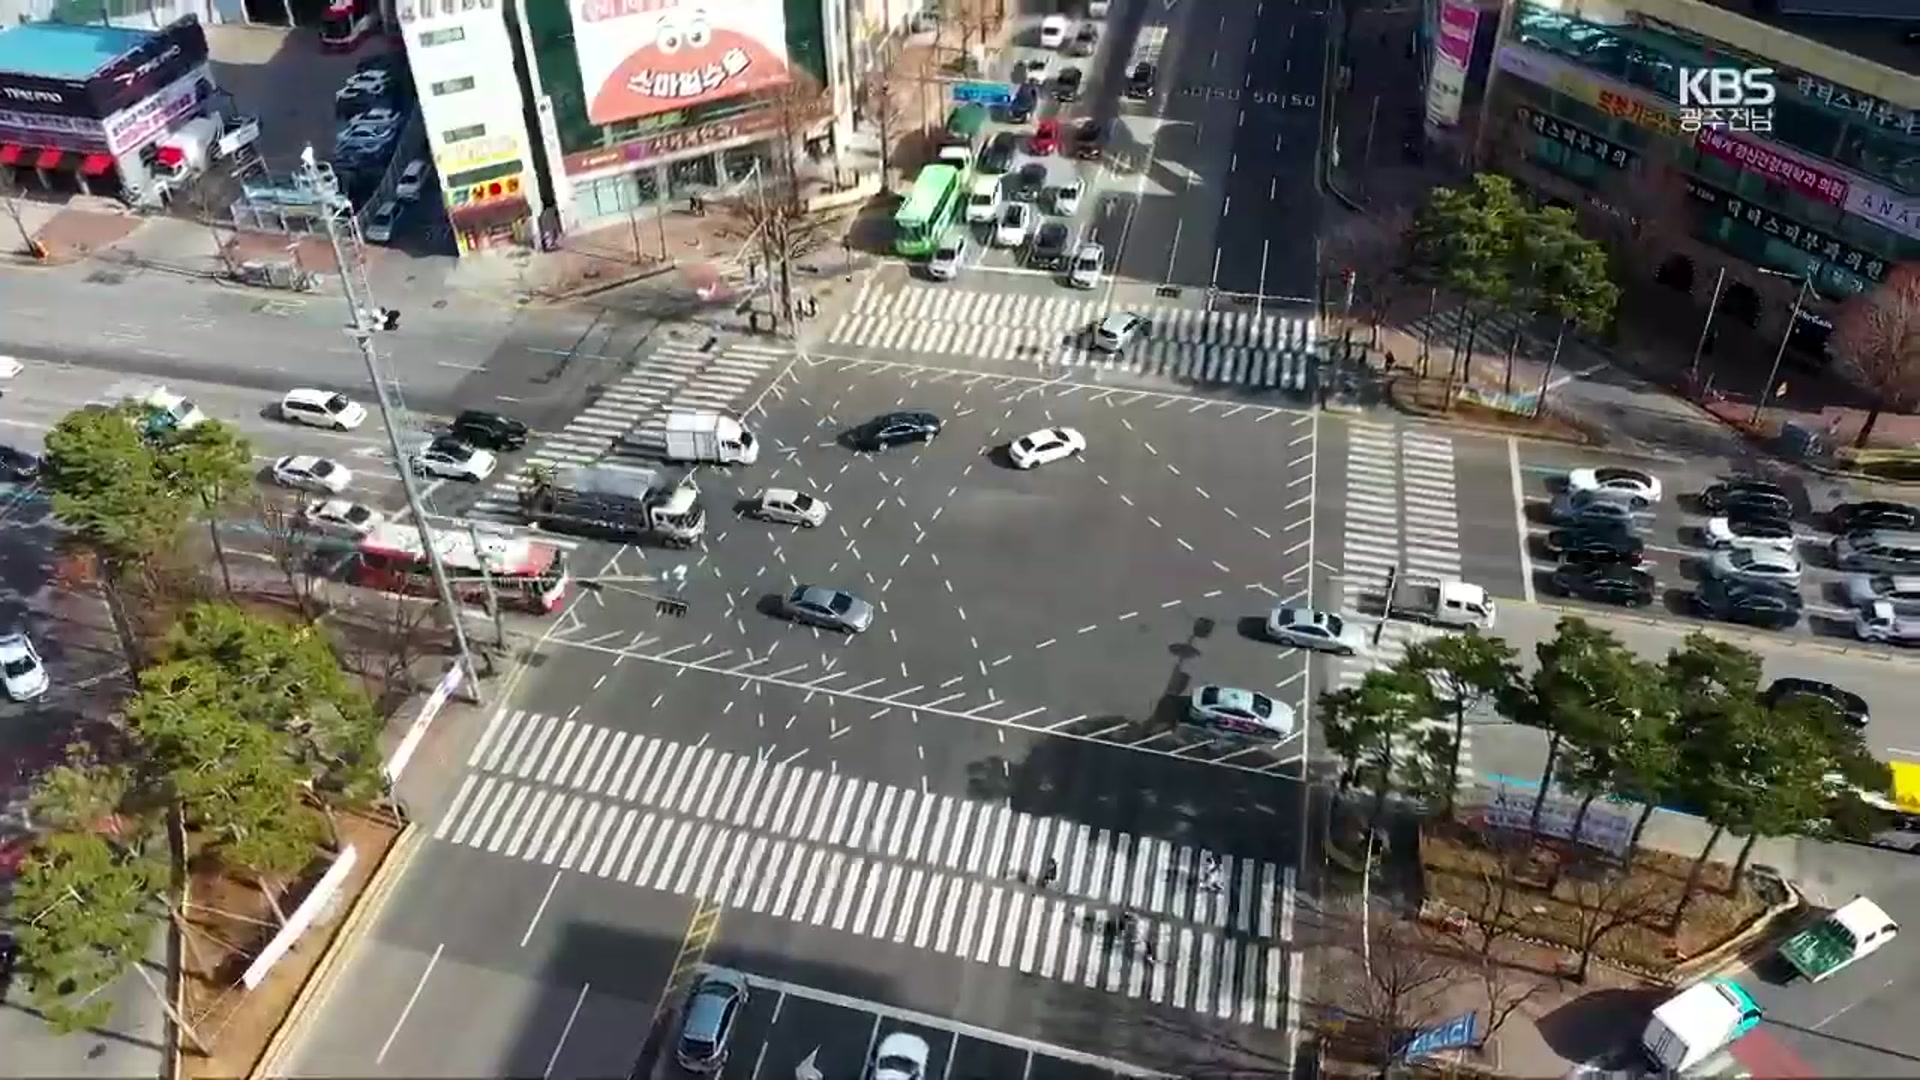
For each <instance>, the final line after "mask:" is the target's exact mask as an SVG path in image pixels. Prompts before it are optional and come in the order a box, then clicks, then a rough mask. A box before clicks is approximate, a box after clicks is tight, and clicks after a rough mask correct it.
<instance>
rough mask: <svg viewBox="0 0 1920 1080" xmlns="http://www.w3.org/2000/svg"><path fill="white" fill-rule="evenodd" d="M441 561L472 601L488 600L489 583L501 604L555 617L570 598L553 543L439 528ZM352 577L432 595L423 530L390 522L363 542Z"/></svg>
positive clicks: (562, 560)
mask: <svg viewBox="0 0 1920 1080" xmlns="http://www.w3.org/2000/svg"><path fill="white" fill-rule="evenodd" d="M434 539H435V540H437V541H438V542H439V547H440V564H441V565H442V566H444V567H446V569H447V578H448V580H449V583H450V584H452V586H453V591H454V594H455V595H457V596H458V597H459V598H460V599H461V600H464V601H466V602H467V603H469V604H482V605H484V604H485V603H486V602H487V583H488V581H489V580H491V581H492V583H493V591H494V595H495V596H497V597H498V598H499V600H500V603H501V605H502V606H503V607H511V608H516V609H518V610H521V611H530V612H533V613H535V614H539V615H551V614H553V613H554V612H556V611H558V610H560V605H561V604H562V603H563V602H564V601H565V600H566V598H567V586H568V585H569V584H571V583H572V578H571V577H570V576H569V575H568V573H567V558H566V553H565V552H564V551H562V550H561V549H560V548H557V547H555V546H553V545H552V544H543V543H540V542H538V541H535V540H527V539H524V538H522V537H516V536H501V535H499V534H494V533H480V534H478V535H477V536H476V535H475V534H474V533H471V532H466V531H463V530H459V529H440V530H438V531H436V532H435V533H434ZM358 555H359V558H357V559H356V560H354V572H353V581H354V584H356V585H362V586H365V587H367V588H369V589H380V590H383V591H385V592H395V593H409V594H413V595H425V596H432V595H433V591H434V590H433V570H432V567H431V565H430V564H429V562H428V560H427V548H426V544H425V542H424V541H423V540H422V539H421V536H420V530H419V529H417V528H414V527H413V526H412V525H398V524H386V525H382V526H380V527H379V528H377V529H375V530H373V532H372V533H370V534H368V536H367V538H366V539H364V540H362V541H360V547H359V551H358Z"/></svg>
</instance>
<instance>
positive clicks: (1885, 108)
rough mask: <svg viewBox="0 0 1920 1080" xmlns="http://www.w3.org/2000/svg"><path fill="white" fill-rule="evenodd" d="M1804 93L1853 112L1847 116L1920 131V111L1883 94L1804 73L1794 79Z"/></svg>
mask: <svg viewBox="0 0 1920 1080" xmlns="http://www.w3.org/2000/svg"><path fill="white" fill-rule="evenodd" d="M1794 86H1795V87H1797V88H1798V89H1799V91H1800V96H1801V97H1804V98H1806V99H1807V100H1808V101H1810V102H1813V103H1815V104H1818V105H1820V106H1823V107H1824V108H1826V109H1827V110H1829V111H1831V112H1836V113H1851V114H1853V115H1851V116H1849V117H1846V119H1869V120H1872V121H1873V122H1874V123H1875V124H1877V125H1879V126H1880V127H1883V128H1887V129H1889V130H1893V131H1899V132H1904V133H1906V134H1908V135H1915V134H1920V113H1916V112H1913V111H1912V110H1909V109H1902V108H1899V107H1898V106H1894V105H1889V104H1887V103H1886V102H1884V101H1881V100H1880V99H1879V98H1873V97H1868V96H1867V95H1865V94H1862V93H1858V92H1856V91H1853V90H1848V89H1846V88H1845V87H1841V86H1835V85H1834V84H1832V83H1830V82H1828V81H1827V80H1825V79H1817V78H1815V77H1813V76H1812V75H1800V76H1799V77H1798V78H1796V79H1795V80H1794Z"/></svg>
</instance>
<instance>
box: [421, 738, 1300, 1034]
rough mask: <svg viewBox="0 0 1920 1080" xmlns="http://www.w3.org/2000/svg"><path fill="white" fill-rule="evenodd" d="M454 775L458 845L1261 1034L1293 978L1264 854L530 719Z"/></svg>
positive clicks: (450, 827) (1273, 1021)
mask: <svg viewBox="0 0 1920 1080" xmlns="http://www.w3.org/2000/svg"><path fill="white" fill-rule="evenodd" d="M468 765H469V767H470V769H472V770H473V771H471V772H470V773H469V774H468V775H467V776H466V778H465V779H464V780H463V781H462V783H461V786H460V788H459V790H458V791H457V792H456V793H455V796H454V800H453V803H452V804H451V806H450V807H449V809H448V811H447V814H446V816H445V817H444V818H443V819H442V820H441V821H440V823H439V825H438V827H437V828H436V830H435V833H434V835H435V837H436V838H437V839H440V840H443V841H446V842H449V843H453V844H457V845H461V846H464V847H468V848H475V849H479V850H484V851H488V852H493V853H497V854H500V855H504V856H507V857H510V858H517V859H522V860H526V861H530V862H535V863H539V864H542V865H547V866H553V867H556V868H558V869H561V870H570V871H575V872H578V873H584V874H592V875H595V876H597V877H601V878H605V879H608V880H613V881H620V882H625V883H629V884H632V885H635V886H637V887H640V888H646V889H652V890H657V891H662V892H669V893H673V894H676V895H681V896H697V897H700V898H703V899H707V900H712V901H714V902H717V903H720V904H724V905H726V906H729V907H732V908H734V909H736V910H742V911H751V912H753V913H755V914H762V915H766V916H770V917H773V918H779V919H786V920H789V921H793V922H799V923H806V924H809V925H813V926H820V927H829V928H831V929H833V930H835V931H840V932H845V933H850V934H853V935H855V936H858V937H867V938H872V939H875V940H882V941H891V942H894V943H896V944H910V945H911V946H912V947H913V948H916V949H923V950H928V951H932V952H937V953H941V954H944V955H947V956H952V957H957V958H960V959H962V960H967V961H970V962H973V963H979V964H993V965H996V966H999V967H1003V968H1009V969H1013V970H1018V971H1020V972H1022V973H1024V974H1028V975H1033V976H1037V977H1039V978H1044V979H1051V980H1055V981H1059V982H1065V983H1074V984H1078V985H1081V986H1085V987H1090V988H1095V989H1100V990H1104V991H1106V992H1108V993H1114V994H1123V995H1125V996H1126V997H1129V998H1135V999H1140V1000H1144V1001H1150V1002H1152V1003H1154V1004H1157V1005H1164V1006H1169V1007H1172V1008H1176V1009H1183V1010H1188V1011H1192V1012H1198V1013H1204V1014H1208V1015H1212V1016H1217V1017H1219V1018H1221V1019H1225V1020H1232V1021H1235V1022H1238V1023H1242V1024H1251V1025H1257V1026H1260V1027H1265V1028H1277V1027H1279V1026H1281V1024H1282V1023H1283V1022H1284V1017H1283V1011H1284V1010H1283V1004H1284V1002H1285V1001H1286V1000H1288V999H1289V992H1290V988H1291V980H1293V979H1297V978H1298V977H1299V973H1298V971H1297V970H1296V969H1295V967H1294V965H1293V960H1292V955H1291V953H1292V950H1291V945H1290V943H1291V940H1292V932H1293V897H1294V892H1293V887H1294V873H1293V868H1292V867H1282V866H1280V865H1279V864H1277V863H1274V862H1271V861H1263V860H1258V859H1249V858H1244V857H1236V856H1234V855H1232V854H1228V853H1224V852H1210V851H1205V850H1201V849H1198V848H1195V847H1192V846H1189V845H1183V844H1175V843H1173V842H1170V841H1167V840H1163V839H1161V838H1158V837H1152V836H1144V835H1139V836H1136V835H1133V834H1130V833H1125V832H1121V831H1118V830H1109V829H1096V828H1093V827H1091V826H1088V825H1085V824H1082V823H1077V822H1073V821H1069V820H1066V819H1062V818H1052V817H1046V816H1043V815H1036V814H1029V813H1025V812H1020V811H1015V810H1013V809H1012V808H1011V806H1009V805H1008V804H1006V803H999V802H991V803H990V802H978V801H974V800H969V799H964V798H956V797H953V796H948V795H938V794H929V793H927V792H925V791H922V790H918V789H915V788H908V787H896V786H893V785H889V784H886V783H884V782H881V781H876V780H865V779H861V778H859V777H853V776H846V775H841V774H838V773H836V772H831V771H827V770H821V769H808V768H800V767H797V766H795V765H793V764H791V763H789V762H776V761H772V760H770V759H769V758H768V757H765V756H760V755H756V754H751V753H728V752H725V751H721V750H716V749H713V748H711V747H706V746H704V745H700V744H687V743H677V742H673V741H670V740H665V739H660V738H655V737H652V736H646V735H635V734H630V733H628V732H623V731H617V730H613V729H610V728H605V727H598V726H596V725H592V724H588V723H584V722H579V721H574V720H561V719H558V718H555V717H551V716H545V715H542V714H539V713H530V712H524V711H511V712H509V711H507V710H504V709H503V710H501V711H500V712H498V713H496V714H495V716H494V717H493V719H492V720H491V721H490V723H489V725H488V728H487V730H486V732H485V733H484V734H483V735H482V736H481V740H480V742H479V744H478V745H476V746H475V748H474V750H473V753H472V755H471V756H470V757H469V759H468ZM1050 863H1051V864H1052V865H1053V866H1054V867H1055V868H1056V869H1057V875H1056V876H1055V877H1054V878H1053V879H1052V880H1051V881H1048V880H1045V873H1044V871H1045V868H1047V867H1048V866H1049V864H1050ZM1122 913H1127V914H1126V916H1125V917H1123V914H1122Z"/></svg>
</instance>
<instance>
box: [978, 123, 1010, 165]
mask: <svg viewBox="0 0 1920 1080" xmlns="http://www.w3.org/2000/svg"><path fill="white" fill-rule="evenodd" d="M1019 152H1020V136H1018V135H1015V134H1014V133H1013V132H1011V131H1003V132H1001V133H1000V134H998V135H995V136H994V137H993V141H992V142H990V143H988V144H987V149H986V150H985V151H984V152H983V153H981V155H980V171H981V172H990V173H1003V172H1006V171H1007V170H1008V169H1011V168H1013V156H1014V155H1015V154H1017V153H1019Z"/></svg>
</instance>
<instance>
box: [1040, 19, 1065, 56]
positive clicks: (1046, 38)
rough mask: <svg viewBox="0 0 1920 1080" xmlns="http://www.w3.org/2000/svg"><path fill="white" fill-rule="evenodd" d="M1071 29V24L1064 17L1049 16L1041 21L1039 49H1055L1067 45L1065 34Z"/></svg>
mask: <svg viewBox="0 0 1920 1080" xmlns="http://www.w3.org/2000/svg"><path fill="white" fill-rule="evenodd" d="M1071 29H1073V24H1072V23H1070V22H1068V21H1067V17H1066V16H1065V15H1049V16H1047V17H1046V18H1044V19H1041V20H1040V47H1041V48H1043V49H1057V48H1059V47H1060V46H1062V45H1065V44H1066V43H1067V32H1068V31H1069V30H1071Z"/></svg>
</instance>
